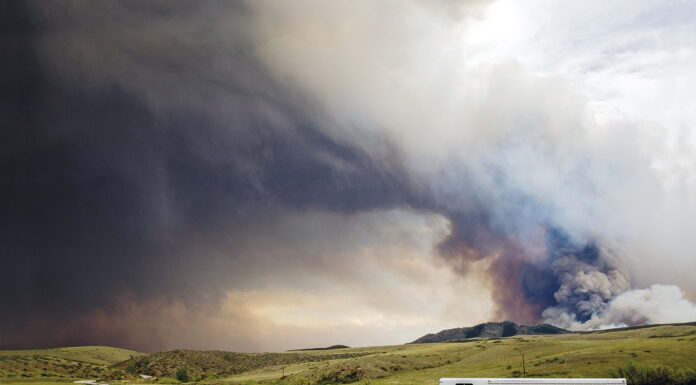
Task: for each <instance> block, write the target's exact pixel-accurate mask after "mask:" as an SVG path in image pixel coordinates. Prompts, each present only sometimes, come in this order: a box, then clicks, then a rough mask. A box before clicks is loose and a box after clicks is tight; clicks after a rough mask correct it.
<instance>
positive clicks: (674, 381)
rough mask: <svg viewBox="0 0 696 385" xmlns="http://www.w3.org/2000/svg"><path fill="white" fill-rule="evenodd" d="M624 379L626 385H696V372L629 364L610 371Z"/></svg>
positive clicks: (660, 366)
mask: <svg viewBox="0 0 696 385" xmlns="http://www.w3.org/2000/svg"><path fill="white" fill-rule="evenodd" d="M611 373H612V375H614V376H615V377H624V378H626V382H627V383H628V385H696V370H692V369H686V370H679V369H673V368H670V367H667V366H662V365H637V364H635V363H633V362H629V363H628V364H626V365H624V367H622V368H617V369H615V370H612V371H611Z"/></svg>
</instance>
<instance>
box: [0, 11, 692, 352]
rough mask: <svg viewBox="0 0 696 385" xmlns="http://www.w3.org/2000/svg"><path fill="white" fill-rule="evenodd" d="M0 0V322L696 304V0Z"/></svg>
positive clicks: (236, 328) (179, 342) (266, 324)
mask: <svg viewBox="0 0 696 385" xmlns="http://www.w3.org/2000/svg"><path fill="white" fill-rule="evenodd" d="M0 8H1V10H0V31H1V34H2V39H1V40H0V46H1V47H2V51H3V53H4V55H3V60H2V61H1V62H0V82H1V84H2V87H0V98H1V102H0V122H1V123H2V130H0V181H1V183H0V186H2V187H1V188H0V245H1V246H0V262H1V264H0V266H1V270H0V274H1V277H2V279H0V313H1V314H2V316H1V317H0V349H18V348H36V347H56V346H75V345H110V346H118V347H124V348H131V349H135V350H140V351H147V352H150V351H159V350H167V349H176V348H188V349H220V350H230V351H243V352H261V351H282V350H287V349H293V348H306V347H318V346H329V345H334V344H345V345H349V346H372V345H387V344H400V343H405V342H409V341H412V340H415V339H416V338H418V337H420V336H422V335H424V334H426V333H431V332H437V331H440V330H442V329H446V328H453V327H462V326H471V325H474V324H477V323H481V322H487V321H503V320H511V321H514V322H518V323H524V324H534V323H540V322H546V323H550V324H553V325H556V326H559V327H563V328H568V329H572V330H595V329H602V328H610V327H617V326H627V325H641V324H651V323H666V322H687V321H696V304H695V303H694V302H695V301H696V280H694V279H693V273H694V272H695V271H696V237H694V236H693V233H694V230H696V91H695V90H696V71H694V70H693V68H696V16H694V15H696V9H695V8H696V4H694V3H693V2H688V1H673V2H669V3H664V2H658V1H642V0H640V1H630V2H629V1H620V0H616V1H601V2H600V1H586V2H581V3H580V2H574V3H573V2H557V1H542V0H531V1H527V2H524V3H521V2H516V1H507V0H498V1H484V0H474V1H461V2H460V1H447V0H438V1H396V0H384V1H362V2H355V1H341V0H338V1H332V2H327V1H305V0H300V1H293V2H280V1H265V0H255V1H241V0H240V1H207V0H206V1H193V0H190V1H189V0H177V1H164V0H162V1H160V0H155V1H150V2H140V1H116V0H114V1H110V2H106V3H100V4H98V5H97V4H94V3H91V2H86V1H69V0H62V1H57V2H51V3H46V2H41V1H38V0H36V1H23V2H8V3H3V4H2V5H0Z"/></svg>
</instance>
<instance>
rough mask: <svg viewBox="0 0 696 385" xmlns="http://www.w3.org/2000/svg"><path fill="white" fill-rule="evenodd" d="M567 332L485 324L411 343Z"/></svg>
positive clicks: (554, 329) (448, 330) (449, 331)
mask: <svg viewBox="0 0 696 385" xmlns="http://www.w3.org/2000/svg"><path fill="white" fill-rule="evenodd" d="M565 333H571V332H570V331H568V330H565V329H561V328H558V327H555V326H553V325H548V324H539V325H518V324H516V323H514V322H510V321H504V322H486V323H482V324H478V325H476V326H471V327H463V328H454V329H447V330H443V331H441V332H438V333H435V334H432V333H431V334H426V335H424V336H423V337H420V338H418V339H417V340H415V341H413V342H411V343H412V344H424V343H433V342H447V341H461V340H466V339H470V338H501V337H512V336H516V335H537V334H565Z"/></svg>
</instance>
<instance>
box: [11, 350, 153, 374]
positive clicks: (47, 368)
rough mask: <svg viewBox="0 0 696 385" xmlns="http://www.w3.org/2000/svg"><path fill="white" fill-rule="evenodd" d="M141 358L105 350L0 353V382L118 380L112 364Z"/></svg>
mask: <svg viewBox="0 0 696 385" xmlns="http://www.w3.org/2000/svg"><path fill="white" fill-rule="evenodd" d="M143 355H145V354H144V353H139V352H136V351H133V350H126V349H120V348H112V347H108V346H78V347H69V348H58V349H36V350H0V381H1V382H3V383H7V382H12V381H19V380H22V381H33V380H35V379H42V380H48V379H85V378H100V379H111V378H117V377H119V376H121V375H123V373H121V372H120V371H118V370H116V369H114V368H112V367H111V366H112V365H113V364H115V363H118V362H122V361H124V360H128V359H131V358H134V357H141V356H143Z"/></svg>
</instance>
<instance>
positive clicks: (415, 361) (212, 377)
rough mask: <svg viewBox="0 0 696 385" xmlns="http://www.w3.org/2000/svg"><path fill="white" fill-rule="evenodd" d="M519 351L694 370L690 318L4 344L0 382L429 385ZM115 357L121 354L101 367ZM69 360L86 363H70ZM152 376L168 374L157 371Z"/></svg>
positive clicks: (506, 372)
mask: <svg viewBox="0 0 696 385" xmlns="http://www.w3.org/2000/svg"><path fill="white" fill-rule="evenodd" d="M70 349H75V348H70ZM80 349H84V350H80ZM109 349H113V351H112V350H109ZM61 354H62V355H61ZM521 354H524V355H525V361H526V371H527V375H528V376H536V377H607V376H610V375H611V371H612V369H616V368H620V367H625V366H626V365H627V364H628V363H629V362H635V363H637V364H638V365H665V366H668V367H670V368H677V369H691V370H696V325H695V324H681V325H660V326H651V327H643V328H630V329H621V330H613V331H600V332H591V333H578V334H560V335H533V336H513V337H507V338H492V339H473V340H466V341H464V342H450V343H428V344H406V345H395V346H374V347H364V348H346V349H337V350H331V351H326V350H314V351H302V352H283V353H260V354H249V353H230V352H218V351H186V350H177V351H171V352H161V353H153V354H150V355H143V354H141V353H137V352H131V351H127V350H122V349H114V348H104V347H99V348H95V347H85V348H77V350H72V351H71V350H64V349H50V350H38V351H9V352H8V351H5V352H0V359H1V360H2V361H0V370H1V372H0V382H2V383H12V382H24V383H33V384H32V385H49V382H50V383H52V384H56V382H60V381H69V380H73V379H83V378H95V379H96V378H99V379H108V377H107V374H108V375H112V376H115V375H117V374H122V375H124V376H125V377H126V378H131V379H132V380H131V382H134V379H135V378H136V375H135V374H136V373H143V374H155V375H164V376H168V377H171V376H172V372H173V371H175V370H176V369H178V368H184V369H186V370H187V371H188V372H189V374H190V375H191V376H192V377H193V379H194V380H197V381H198V382H200V383H203V384H223V385H224V384H226V385H233V384H236V383H242V384H244V385H252V384H255V383H259V382H260V383H274V384H276V385H283V384H284V385H308V384H317V385H327V384H336V383H356V384H357V383H359V384H362V385H365V384H367V383H370V384H371V385H379V384H384V385H393V384H419V385H422V384H431V385H435V384H436V383H437V380H438V379H439V378H440V377H515V376H520V375H521V372H522V359H521ZM131 355H132V356H133V358H129V357H130V356H131ZM119 357H121V358H122V357H125V358H128V359H127V360H126V361H123V362H119V363H116V364H111V363H112V362H114V361H116V360H117V359H118V358H119ZM76 360H79V361H76ZM20 361H21V362H20ZM46 361H48V363H50V364H51V365H54V364H53V362H56V363H60V364H61V365H63V366H60V365H54V366H56V367H57V368H61V369H60V370H64V369H72V370H73V372H72V373H70V372H69V371H68V372H61V375H60V376H59V377H50V378H45V377H41V376H40V374H41V372H40V371H37V370H39V369H38V368H39V367H41V365H44V364H48V363H46ZM8 362H14V364H12V365H16V364H17V362H20V365H23V367H24V368H28V367H29V366H32V365H34V367H33V368H31V369H29V372H30V373H32V374H33V376H32V377H18V376H17V374H18V373H19V374H21V369H20V371H19V372H18V371H17V368H15V369H13V371H9V370H8ZM78 363H81V365H82V366H83V367H85V366H86V367H88V370H85V369H82V370H81V371H80V370H77V369H78V367H79V365H78ZM105 363H106V364H105ZM97 367H98V368H100V370H97V369H96V368H97ZM43 370H46V369H43ZM52 370H56V371H58V370H59V369H56V368H53V369H52ZM158 373H159V374H158ZM694 373H696V372H694ZM37 374H39V376H37ZM83 374H86V375H89V376H91V377H87V376H84V375H83ZM204 374H205V378H203V377H204ZM158 382H160V383H168V382H175V380H173V379H171V378H169V379H168V378H159V379H158ZM108 383H111V384H115V382H113V381H109V382H108Z"/></svg>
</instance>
